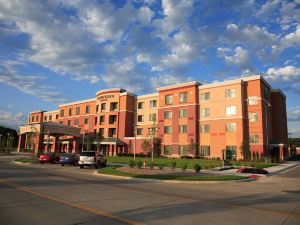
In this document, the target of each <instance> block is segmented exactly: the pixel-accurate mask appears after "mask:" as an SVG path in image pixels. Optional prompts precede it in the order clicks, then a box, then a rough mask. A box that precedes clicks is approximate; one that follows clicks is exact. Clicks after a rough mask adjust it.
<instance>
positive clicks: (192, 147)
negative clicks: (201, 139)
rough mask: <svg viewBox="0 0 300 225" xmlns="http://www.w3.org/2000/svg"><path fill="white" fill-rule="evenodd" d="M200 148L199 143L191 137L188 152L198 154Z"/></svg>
mask: <svg viewBox="0 0 300 225" xmlns="http://www.w3.org/2000/svg"><path fill="white" fill-rule="evenodd" d="M197 150H198V148H197V143H196V142H195V141H194V139H193V138H191V139H190V143H189V145H188V154H191V155H198V152H197Z"/></svg>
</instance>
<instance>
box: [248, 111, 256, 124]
mask: <svg viewBox="0 0 300 225" xmlns="http://www.w3.org/2000/svg"><path fill="white" fill-rule="evenodd" d="M248 117H249V122H257V121H258V113H257V112H249V114H248Z"/></svg>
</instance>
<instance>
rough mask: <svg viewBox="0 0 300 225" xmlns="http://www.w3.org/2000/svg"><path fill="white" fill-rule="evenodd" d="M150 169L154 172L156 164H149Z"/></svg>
mask: <svg viewBox="0 0 300 225" xmlns="http://www.w3.org/2000/svg"><path fill="white" fill-rule="evenodd" d="M149 167H150V170H153V167H154V163H153V162H150V163H149Z"/></svg>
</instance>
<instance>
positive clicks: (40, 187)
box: [0, 157, 300, 225]
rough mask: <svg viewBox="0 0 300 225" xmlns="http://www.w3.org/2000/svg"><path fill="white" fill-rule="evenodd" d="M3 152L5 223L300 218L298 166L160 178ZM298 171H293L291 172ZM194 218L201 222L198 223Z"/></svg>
mask: <svg viewBox="0 0 300 225" xmlns="http://www.w3.org/2000/svg"><path fill="white" fill-rule="evenodd" d="M11 160H12V158H9V157H7V158H5V157H2V158H1V159H0V180H1V182H0V190H1V191H0V199H1V200H0V207H1V210H0V216H1V223H3V224H195V223H196V224H200V223H201V224H251V225H252V224H299V221H300V208H299V204H300V196H299V185H300V179H299V174H300V173H299V172H300V167H299V166H298V167H296V168H294V169H291V170H289V171H287V172H286V173H283V174H279V175H276V176H271V177H267V178H263V179H260V180H258V181H255V182H203V183H201V184H190V183H189V184H187V183H173V184H172V183H163V182H153V181H143V180H132V179H116V178H108V177H102V176H93V175H92V174H93V172H94V171H95V169H93V168H88V167H87V168H84V169H82V170H81V169H79V168H78V167H73V166H64V167H62V166H60V165H55V164H54V165H53V164H43V165H40V164H36V165H19V164H15V163H11ZM294 174H298V175H294ZM195 221H198V222H195Z"/></svg>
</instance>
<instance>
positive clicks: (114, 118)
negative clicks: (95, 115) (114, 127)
mask: <svg viewBox="0 0 300 225" xmlns="http://www.w3.org/2000/svg"><path fill="white" fill-rule="evenodd" d="M116 122H117V115H110V116H109V124H114V123H116Z"/></svg>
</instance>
